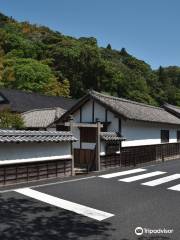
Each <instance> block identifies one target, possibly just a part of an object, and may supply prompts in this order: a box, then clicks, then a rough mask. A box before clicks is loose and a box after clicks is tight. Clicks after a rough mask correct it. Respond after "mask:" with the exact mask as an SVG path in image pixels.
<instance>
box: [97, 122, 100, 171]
mask: <svg viewBox="0 0 180 240" xmlns="http://www.w3.org/2000/svg"><path fill="white" fill-rule="evenodd" d="M100 133H101V122H100V120H99V119H97V134H96V170H97V171H100V170H101V158H100V149H101V146H100V145H101V140H100Z"/></svg>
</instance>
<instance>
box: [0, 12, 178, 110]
mask: <svg viewBox="0 0 180 240" xmlns="http://www.w3.org/2000/svg"><path fill="white" fill-rule="evenodd" d="M0 87H5V88H15V89H20V90H26V91H34V92H39V93H44V94H47V95H57V96H58V95H62V96H66V97H73V98H79V97H82V96H83V95H84V94H85V93H86V92H87V90H88V89H94V90H97V91H100V92H106V93H108V94H111V95H114V96H118V97H123V98H128V99H131V100H136V101H139V102H144V103H148V104H152V105H157V106H158V105H161V104H162V103H163V102H169V103H171V104H175V105H180V67H176V66H172V67H166V68H162V67H159V69H158V70H156V71H155V70H152V69H151V67H150V66H149V65H148V64H147V63H145V62H144V61H141V60H138V59H137V58H135V57H133V56H132V55H130V54H129V53H128V52H127V51H126V49H125V48H122V49H121V50H120V51H118V50H114V49H113V48H112V47H111V45H110V44H108V45H107V47H106V48H102V47H99V46H98V44H97V40H96V39H95V38H94V37H89V38H85V37H81V38H79V39H76V38H73V37H70V36H65V35H63V34H61V33H59V32H55V31H52V30H50V29H49V28H47V27H44V26H38V25H32V24H30V23H28V22H22V23H19V22H17V21H15V20H14V19H12V18H9V17H7V16H5V15H3V14H0Z"/></svg>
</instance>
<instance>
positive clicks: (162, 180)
mask: <svg viewBox="0 0 180 240" xmlns="http://www.w3.org/2000/svg"><path fill="white" fill-rule="evenodd" d="M179 178H180V174H173V175H170V176H167V177H163V178H158V179H156V180H153V181H149V182H145V183H141V184H142V185H146V186H152V187H153V186H157V185H160V184H163V183H166V182H170V181H173V180H176V179H179Z"/></svg>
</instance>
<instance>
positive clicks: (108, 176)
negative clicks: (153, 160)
mask: <svg viewBox="0 0 180 240" xmlns="http://www.w3.org/2000/svg"><path fill="white" fill-rule="evenodd" d="M144 171H146V169H143V168H137V169H132V170H127V171H122V172H115V173H109V174H104V175H100V176H99V177H101V178H113V177H120V176H124V175H128V174H133V173H139V172H144Z"/></svg>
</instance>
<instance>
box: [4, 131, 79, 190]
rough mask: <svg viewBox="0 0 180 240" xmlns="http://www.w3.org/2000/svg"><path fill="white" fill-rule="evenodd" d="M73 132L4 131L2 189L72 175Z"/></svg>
mask: <svg viewBox="0 0 180 240" xmlns="http://www.w3.org/2000/svg"><path fill="white" fill-rule="evenodd" d="M75 140H76V138H75V137H74V136H73V135H72V133H70V132H57V131H22V130H0V186H1V185H7V184H14V183H19V182H29V181H34V180H40V179H46V178H52V177H64V176H70V175H72V173H73V156H72V145H71V144H72V142H73V141H75Z"/></svg>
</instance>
